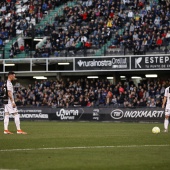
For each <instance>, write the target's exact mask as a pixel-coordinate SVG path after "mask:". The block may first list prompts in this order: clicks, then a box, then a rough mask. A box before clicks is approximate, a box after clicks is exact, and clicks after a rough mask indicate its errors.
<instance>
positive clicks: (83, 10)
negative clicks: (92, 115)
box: [0, 0, 170, 58]
mask: <svg viewBox="0 0 170 170" xmlns="http://www.w3.org/2000/svg"><path fill="white" fill-rule="evenodd" d="M169 4H170V2H169V0H168V1H164V0H135V1H132V0H128V1H124V0H110V1H107V0H99V1H98V0H80V1H78V0H72V1H67V0H65V1H60V0H57V1H54V0H52V1H50V0H46V1H43V0H40V1H32V0H20V1H16V0H11V1H10V0H9V1H5V0H3V1H2V2H1V4H0V9H1V13H0V29H1V35H0V48H4V49H5V58H9V57H11V56H14V57H30V56H31V55H30V52H29V53H28V51H27V52H25V51H23V52H20V53H18V52H17V53H16V52H15V47H18V48H20V45H19V46H18V38H19V37H20V38H21V37H22V38H23V39H24V38H25V37H31V38H32V39H33V38H35V37H44V36H46V37H47V39H48V40H49V41H48V43H51V45H50V46H48V48H46V43H47V41H45V42H43V43H41V46H40V47H37V48H36V49H35V51H34V57H44V56H45V57H57V56H64V57H67V56H87V55H88V56H94V55H95V56H100V55H102V56H103V55H108V56H109V55H120V54H121V55H122V54H129V55H131V54H146V53H147V54H153V53H167V52H168V51H169V33H168V31H169V28H170V26H169V17H170V14H169V13H170V12H169ZM12 45H14V48H13V47H12ZM24 45H26V44H24ZM48 45H49V44H48ZM11 47H12V49H11ZM13 50H14V51H13ZM32 50H33V47H32V45H30V51H32ZM10 53H14V55H12V54H10ZM44 53H45V54H44ZM31 54H32V53H31ZM31 57H33V55H32V56H31Z"/></svg>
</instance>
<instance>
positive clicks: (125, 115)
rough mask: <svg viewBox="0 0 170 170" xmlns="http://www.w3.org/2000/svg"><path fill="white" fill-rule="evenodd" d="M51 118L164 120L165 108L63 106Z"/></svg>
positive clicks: (66, 119) (124, 120)
mask: <svg viewBox="0 0 170 170" xmlns="http://www.w3.org/2000/svg"><path fill="white" fill-rule="evenodd" d="M49 119H50V120H60V121H115V122H117V121H120V122H121V121H122V122H140V121H146V122H149V121H151V122H154V121H156V122H162V121H163V119H164V110H163V109H161V108H87V107H85V108H62V109H56V111H55V113H52V114H49Z"/></svg>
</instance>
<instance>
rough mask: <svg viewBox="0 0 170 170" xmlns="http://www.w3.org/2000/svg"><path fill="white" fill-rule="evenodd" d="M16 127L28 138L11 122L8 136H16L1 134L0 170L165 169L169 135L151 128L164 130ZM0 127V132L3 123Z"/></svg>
mask: <svg viewBox="0 0 170 170" xmlns="http://www.w3.org/2000/svg"><path fill="white" fill-rule="evenodd" d="M21 125H22V129H23V130H25V131H27V132H28V135H17V134H16V131H15V126H14V123H13V122H12V121H11V122H10V126H9V130H11V131H12V132H14V133H15V134H13V135H4V134H3V133H2V132H3V130H1V133H0V169H29V170H32V169H35V170H38V169H39V170H43V169H47V170H50V169H60V170H86V169H87V170H134V169H137V170H152V169H155V170H158V169H161V170H165V169H169V157H170V133H160V134H152V133H151V129H152V127H154V126H159V127H160V128H161V130H162V129H163V124H156V123H150V124H149V123H112V122H107V123H106V122H26V121H22V122H21ZM0 126H1V129H3V122H0ZM166 145H167V146H166ZM95 146H111V147H95ZM42 148H44V149H42ZM13 149H20V150H13ZM24 149H25V150H24ZM26 149H30V150H26Z"/></svg>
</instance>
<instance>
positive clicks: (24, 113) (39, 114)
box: [0, 107, 50, 120]
mask: <svg viewBox="0 0 170 170" xmlns="http://www.w3.org/2000/svg"><path fill="white" fill-rule="evenodd" d="M49 112H50V110H49V108H34V107H18V113H19V114H20V119H21V120H29V119H30V120H48V119H49V116H48V113H49ZM10 118H11V119H13V115H12V114H10ZM0 120H4V108H3V107H1V108H0Z"/></svg>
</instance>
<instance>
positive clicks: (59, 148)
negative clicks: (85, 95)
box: [0, 145, 170, 152]
mask: <svg viewBox="0 0 170 170" xmlns="http://www.w3.org/2000/svg"><path fill="white" fill-rule="evenodd" d="M168 146H170V145H117V146H116V145H115V146H77V147H76V146H75V147H57V148H28V149H26V148H25V149H1V150H0V152H13V151H35V150H71V149H101V148H140V147H168Z"/></svg>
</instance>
